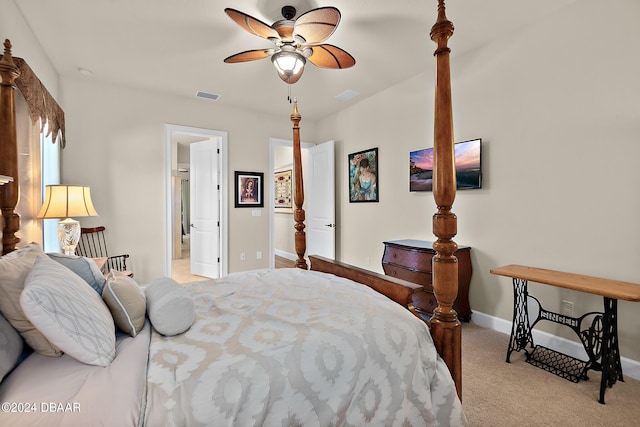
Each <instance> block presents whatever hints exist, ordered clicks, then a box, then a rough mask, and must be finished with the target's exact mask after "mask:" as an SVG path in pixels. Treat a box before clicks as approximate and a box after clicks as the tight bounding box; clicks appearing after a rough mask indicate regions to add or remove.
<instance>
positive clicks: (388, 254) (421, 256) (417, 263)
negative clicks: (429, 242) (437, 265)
mask: <svg viewBox="0 0 640 427" xmlns="http://www.w3.org/2000/svg"><path fill="white" fill-rule="evenodd" d="M433 255H434V254H432V253H428V252H421V251H414V250H407V249H402V248H396V247H393V246H387V248H386V249H385V251H384V256H383V258H382V262H383V263H385V262H387V263H391V264H396V265H401V266H405V267H408V266H411V267H415V268H416V269H420V270H422V271H431V258H433Z"/></svg>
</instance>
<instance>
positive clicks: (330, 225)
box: [324, 224, 336, 228]
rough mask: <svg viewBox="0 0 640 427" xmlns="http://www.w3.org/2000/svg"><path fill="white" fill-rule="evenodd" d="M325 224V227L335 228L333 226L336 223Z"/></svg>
mask: <svg viewBox="0 0 640 427" xmlns="http://www.w3.org/2000/svg"><path fill="white" fill-rule="evenodd" d="M324 226H325V227H331V228H333V227H335V226H336V225H335V224H325V225H324Z"/></svg>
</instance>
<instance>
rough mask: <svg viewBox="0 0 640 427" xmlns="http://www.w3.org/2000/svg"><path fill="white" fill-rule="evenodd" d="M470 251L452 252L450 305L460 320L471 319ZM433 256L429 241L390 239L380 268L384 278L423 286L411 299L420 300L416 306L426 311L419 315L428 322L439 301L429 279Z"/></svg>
mask: <svg viewBox="0 0 640 427" xmlns="http://www.w3.org/2000/svg"><path fill="white" fill-rule="evenodd" d="M470 254H471V248H470V247H468V246H459V247H458V250H457V251H456V252H455V254H454V255H455V256H456V258H458V296H457V297H456V300H455V302H454V303H453V309H454V310H455V311H456V312H457V313H458V318H460V320H462V321H465V322H468V321H469V320H471V307H470V306H469V285H470V284H471V273H472V269H471V255H470ZM435 255H436V251H435V250H434V249H433V246H432V242H427V241H424V240H413V239H405V240H391V241H388V242H384V254H383V256H382V268H383V270H384V273H385V274H386V275H387V276H393V277H397V278H399V279H403V280H407V281H409V282H413V283H417V284H419V285H422V292H419V293H416V294H415V295H414V298H420V303H419V304H414V305H416V306H419V307H426V308H427V309H428V311H425V310H422V313H423V314H424V315H425V316H426V317H428V319H431V317H433V312H434V310H435V309H436V306H437V304H438V302H437V301H436V297H435V295H434V293H433V285H432V279H431V259H432V258H433V257H434V256H435Z"/></svg>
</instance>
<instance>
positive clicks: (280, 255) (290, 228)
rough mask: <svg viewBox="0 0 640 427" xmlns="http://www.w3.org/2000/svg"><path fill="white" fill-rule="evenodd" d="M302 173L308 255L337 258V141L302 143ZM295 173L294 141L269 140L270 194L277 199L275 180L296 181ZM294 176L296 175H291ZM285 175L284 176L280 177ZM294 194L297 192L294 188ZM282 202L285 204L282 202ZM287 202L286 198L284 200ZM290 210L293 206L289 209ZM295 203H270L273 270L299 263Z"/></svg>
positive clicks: (271, 263) (292, 189)
mask: <svg viewBox="0 0 640 427" xmlns="http://www.w3.org/2000/svg"><path fill="white" fill-rule="evenodd" d="M300 148H301V157H302V171H303V183H304V193H305V197H304V204H303V209H304V210H305V211H306V215H305V216H306V220H305V225H306V228H305V233H306V237H307V239H306V240H307V252H306V254H305V256H308V255H310V254H315V255H321V256H325V257H328V258H334V257H335V225H336V224H335V157H334V141H327V142H325V143H323V144H318V145H314V144H310V143H305V142H301V144H300ZM292 169H293V141H291V140H283V139H277V138H270V159H269V170H270V177H269V182H270V186H271V189H270V194H272V195H278V199H280V195H279V192H277V191H276V189H275V181H276V179H275V177H276V176H280V177H281V179H282V176H284V177H287V178H288V177H291V180H292V181H295V177H294V176H293V175H294V174H295V172H294V171H292ZM290 171H291V172H293V173H290ZM280 174H283V175H280ZM290 188H291V192H292V193H293V192H294V191H295V189H294V188H293V185H291V187H290ZM280 201H282V200H280ZM285 201H286V197H285ZM288 206H291V207H290V208H289V207H288ZM294 209H295V203H294V201H293V200H291V203H290V204H289V205H287V206H276V197H271V202H270V212H269V215H270V224H271V226H270V231H271V233H270V236H269V238H270V247H271V254H272V256H271V261H270V266H271V268H274V266H275V267H278V264H280V265H281V266H284V265H289V264H290V263H291V262H295V261H296V260H297V254H296V252H295V245H294V241H295V238H294V236H295V229H294V224H295V222H294V220H293V211H294Z"/></svg>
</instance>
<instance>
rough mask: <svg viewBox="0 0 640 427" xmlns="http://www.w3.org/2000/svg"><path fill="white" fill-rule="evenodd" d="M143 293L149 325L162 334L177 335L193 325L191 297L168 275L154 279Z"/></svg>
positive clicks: (193, 316)
mask: <svg viewBox="0 0 640 427" xmlns="http://www.w3.org/2000/svg"><path fill="white" fill-rule="evenodd" d="M144 293H145V295H146V297H147V315H148V316H149V320H150V321H151V325H152V326H153V328H154V329H155V330H156V331H158V332H159V333H161V334H162V335H165V336H173V335H178V334H181V333H183V332H185V331H186V330H187V329H189V328H190V327H191V325H193V322H194V320H195V317H196V313H195V307H194V305H193V299H192V298H191V297H190V296H189V294H187V291H186V290H185V289H184V288H183V287H182V286H180V285H179V284H178V283H177V282H176V281H174V280H172V279H170V278H168V277H163V278H161V279H156V280H154V281H153V282H151V284H150V285H149V286H147V288H146V289H145V291H144Z"/></svg>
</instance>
